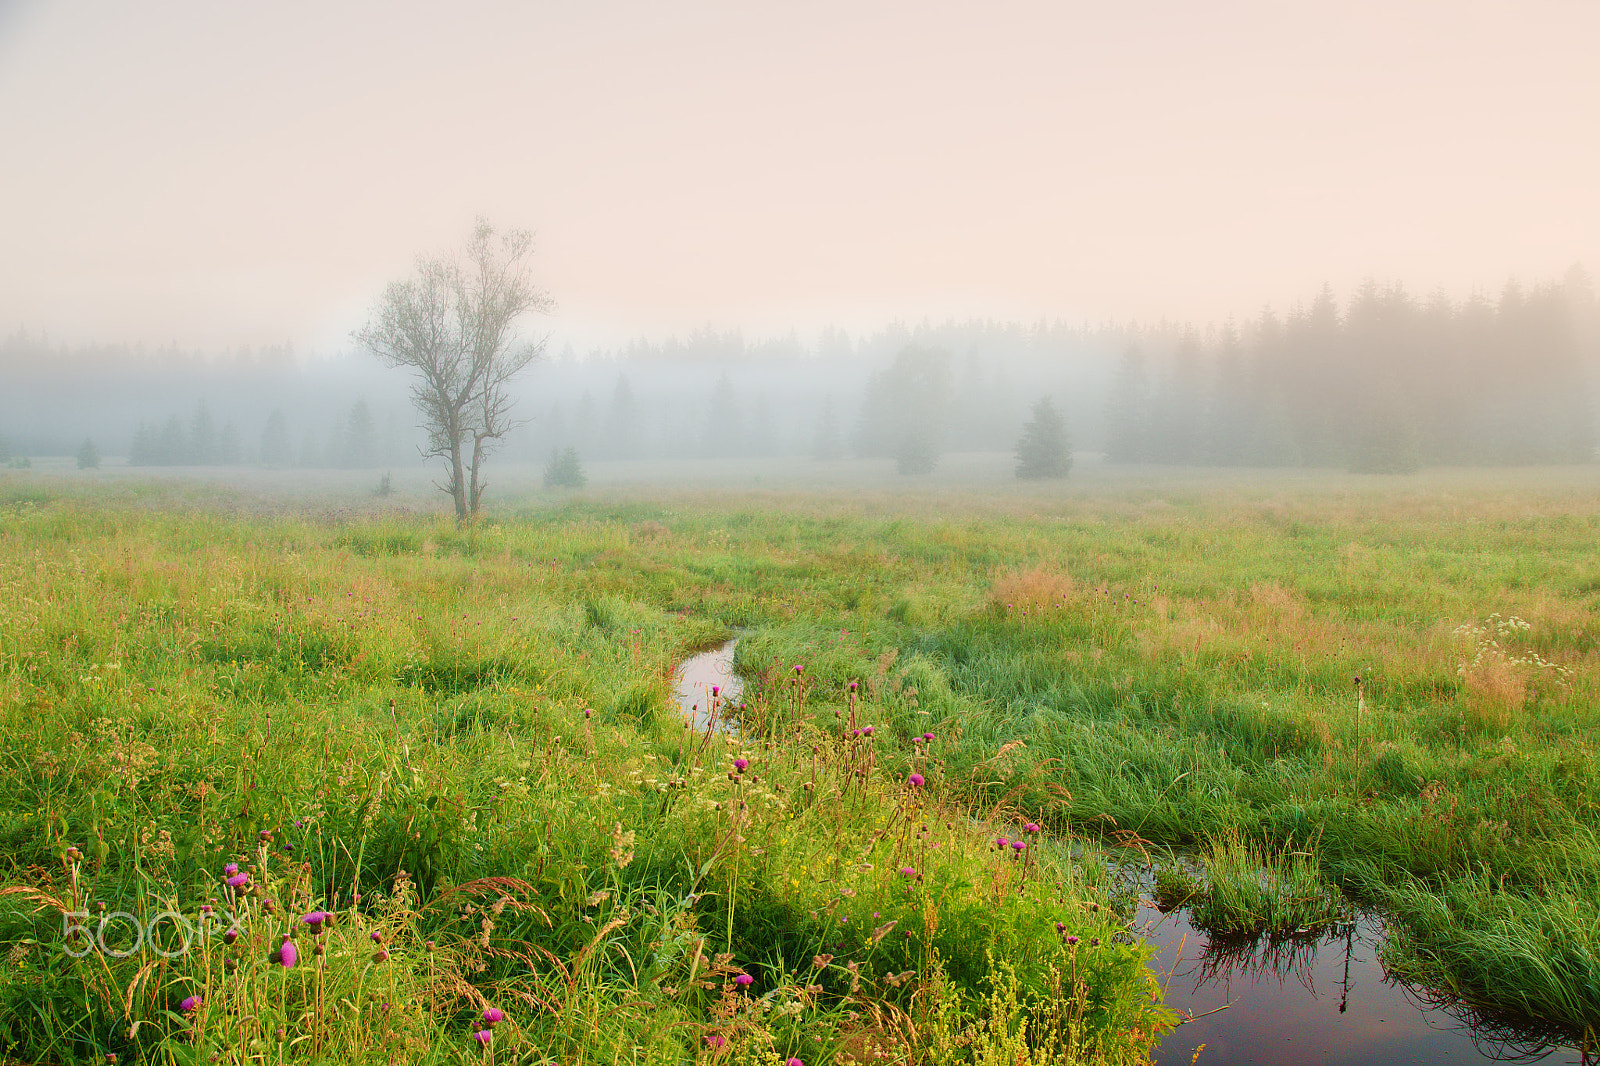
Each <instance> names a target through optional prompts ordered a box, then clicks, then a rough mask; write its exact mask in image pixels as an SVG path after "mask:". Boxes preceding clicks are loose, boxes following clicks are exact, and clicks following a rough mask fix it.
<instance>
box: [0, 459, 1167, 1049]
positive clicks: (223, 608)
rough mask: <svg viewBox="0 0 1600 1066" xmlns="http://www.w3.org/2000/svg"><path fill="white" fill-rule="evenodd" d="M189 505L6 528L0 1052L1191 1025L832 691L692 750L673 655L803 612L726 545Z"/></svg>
mask: <svg viewBox="0 0 1600 1066" xmlns="http://www.w3.org/2000/svg"><path fill="white" fill-rule="evenodd" d="M165 502H166V506H165V507H163V508H161V509H151V508H149V507H148V506H145V505H144V504H142V503H141V504H135V503H133V502H132V501H130V500H128V499H126V498H125V497H124V498H119V497H117V496H116V495H115V494H114V493H111V492H109V491H107V492H105V493H104V494H103V495H97V494H96V493H95V492H93V491H87V490H81V489H79V490H72V491H62V492H61V493H60V494H59V495H51V496H50V497H49V498H47V499H45V500H44V501H43V502H39V501H36V500H32V499H29V500H27V501H25V503H24V504H23V505H21V506H18V507H15V508H11V509H7V510H5V511H3V512H0V587H3V591H4V593H5V595H4V598H3V600H0V716H3V726H4V730H5V733H4V735H5V737H6V741H5V745H4V749H3V751H4V757H5V760H6V765H7V774H6V776H5V781H6V786H5V787H4V789H3V790H0V857H3V860H4V871H5V872H4V878H3V885H4V887H3V888H0V893H3V896H4V899H3V901H0V941H3V947H4V950H5V951H6V952H7V954H8V966H7V968H6V969H5V971H4V976H3V977H0V1047H3V1049H4V1051H5V1053H6V1054H8V1055H10V1056H11V1057H12V1058H14V1059H16V1060H19V1061H39V1062H43V1061H70V1062H104V1061H105V1056H106V1055H107V1054H112V1053H114V1054H116V1055H118V1056H119V1057H120V1061H124V1062H128V1061H149V1062H163V1063H167V1062H209V1061H226V1062H237V1063H245V1062H264V1061H280V1060H281V1061H326V1062H362V1063H366V1062H371V1061H375V1060H376V1061H397V1062H398V1061H404V1062H455V1061H466V1060H469V1059H470V1060H474V1061H476V1060H480V1059H483V1058H484V1057H485V1054H486V1053H485V1051H484V1050H483V1048H482V1047H481V1045H480V1044H479V1043H478V1042H477V1041H476V1040H475V1038H474V1036H473V1034H474V1032H476V1031H477V1030H478V1028H479V1025H478V1024H475V1021H474V1020H475V1019H480V1018H481V1016H482V1011H483V1010H484V1009H486V1008H488V1007H496V1008H499V1009H501V1010H504V1011H505V1013H506V1014H507V1020H506V1021H505V1022H503V1023H501V1024H500V1025H499V1026H498V1027H497V1028H496V1029H495V1030H494V1034H493V1038H492V1052H493V1057H494V1058H495V1059H497V1060H499V1061H502V1062H544V1061H561V1062H564V1063H566V1062H601V1061H603V1062H616V1061H663V1062H668V1061H670V1062H688V1061H695V1060H697V1059H699V1058H701V1057H704V1056H706V1055H708V1054H710V1055H711V1057H712V1058H723V1057H732V1058H735V1059H738V1060H739V1061H754V1060H755V1059H757V1058H760V1057H762V1056H773V1055H775V1056H777V1057H778V1059H779V1060H781V1059H782V1058H784V1057H787V1056H790V1055H793V1056H797V1057H800V1058H802V1059H803V1060H804V1061H805V1062H807V1063H811V1064H818V1063H825V1062H828V1061H831V1060H832V1059H834V1058H835V1057H837V1056H839V1055H841V1054H848V1053H850V1050H851V1049H860V1048H862V1047H865V1046H872V1047H875V1048H878V1049H880V1050H885V1051H886V1053H889V1054H891V1055H898V1056H907V1055H912V1054H917V1055H924V1054H927V1055H933V1054H935V1052H934V1051H933V1050H931V1045H928V1043H927V1042H928V1040H929V1039H931V1037H930V1035H929V1034H939V1033H943V1034H944V1037H941V1038H940V1039H945V1038H946V1037H949V1036H950V1034H952V1033H957V1034H961V1033H965V1034H967V1036H968V1038H963V1039H961V1040H949V1041H947V1045H946V1046H945V1047H944V1048H943V1049H942V1050H939V1051H938V1052H937V1055H938V1056H942V1058H940V1059H939V1061H951V1062H956V1061H974V1060H976V1059H980V1058H983V1057H984V1056H985V1055H991V1054H993V1053H994V1051H993V1049H995V1048H1002V1047H1005V1048H1010V1047H1011V1046H1012V1042H1015V1041H1017V1040H1020V1041H1021V1042H1022V1046H1025V1047H1030V1048H1033V1049H1034V1051H1033V1052H1031V1053H1035V1054H1037V1056H1038V1061H1041V1062H1042V1061H1046V1060H1047V1059H1048V1060H1051V1061H1057V1060H1059V1061H1081V1062H1107V1063H1114V1062H1136V1061H1140V1060H1141V1059H1143V1058H1144V1057H1145V1055H1146V1052H1147V1050H1148V1048H1149V1047H1150V1046H1152V1044H1153V1042H1154V1041H1155V1040H1156V1039H1157V1038H1158V1037H1159V1034H1160V1033H1161V1032H1162V1031H1163V1029H1164V1027H1165V1026H1167V1025H1169V1024H1170V1023H1171V1020H1172V1019H1171V1017H1170V1015H1168V1014H1167V1013H1166V1012H1164V1011H1162V1010H1161V1009H1160V1008H1159V1006H1158V1005H1155V1004H1153V1002H1152V998H1151V995H1150V993H1151V990H1152V982H1151V978H1150V975H1149V974H1148V972H1147V971H1146V970H1145V968H1144V961H1145V959H1146V958H1147V955H1148V952H1147V951H1146V950H1145V949H1144V948H1142V947H1141V946H1138V945H1133V944H1127V943H1118V942H1117V938H1116V933H1117V931H1118V930H1119V928H1120V926H1119V923H1118V921H1117V919H1116V918H1115V916H1114V914H1113V913H1112V912H1111V910H1110V909H1109V907H1105V906H1102V905H1101V903H1100V902H1099V900H1101V899H1102V898H1103V897H1104V895H1105V893H1106V892H1107V891H1108V887H1107V881H1106V875H1105V872H1104V870H1103V868H1100V867H1097V866H1094V865H1089V866H1074V865H1071V864H1069V863H1068V862H1067V861H1066V858H1065V855H1066V852H1065V851H1062V852H1061V853H1060V856H1059V857H1052V855H1051V854H1047V853H1046V852H1045V851H1041V852H1039V853H1038V855H1037V856H1036V857H1034V859H1033V861H1030V862H1027V863H1018V862H1014V861H1010V860H1008V859H1007V858H1006V857H1004V856H999V855H996V854H995V853H993V852H992V851H991V849H990V848H989V847H988V841H989V836H990V832H991V831H992V830H993V829H994V828H995V827H996V826H1003V825H1007V824H1009V821H1010V820H1014V819H1015V818H1017V817H1020V812H1014V811H1009V810H1007V809H1004V808H994V807H992V806H991V807H990V808H989V809H986V810H985V811H984V812H983V814H984V817H985V818H986V819H987V821H986V824H984V825H982V826H975V825H972V824H971V823H970V822H969V815H970V813H971V811H970V809H969V808H967V807H966V806H964V805H963V804H962V803H961V802H960V789H959V787H958V783H957V782H954V781H951V780H949V778H948V776H947V775H946V774H945V773H944V771H943V770H942V769H941V768H939V767H938V766H937V764H936V760H934V759H932V758H930V757H929V756H928V755H926V754H925V753H924V752H923V750H922V748H921V746H920V745H918V746H915V747H913V746H911V745H909V744H901V743H898V742H895V741H893V740H891V739H890V738H889V737H887V736H884V737H878V738H874V739H871V740H868V739H863V738H859V737H858V738H846V737H844V736H843V735H842V730H841V729H840V728H838V727H837V725H836V724H835V722H834V720H833V718H832V715H831V714H830V713H829V711H830V710H831V708H833V707H834V706H835V705H839V704H842V703H843V702H844V700H845V694H844V690H843V687H842V686H835V685H830V684H828V683H826V682H822V681H813V680H812V679H811V677H810V676H801V675H793V676H794V677H795V679H794V680H789V677H790V676H791V675H792V671H789V670H788V664H785V665H784V669H783V670H782V671H778V672H776V673H774V676H773V677H771V678H769V679H768V681H767V683H766V684H764V685H762V686H761V687H760V689H759V691H758V692H757V693H756V694H755V696H754V698H753V700H752V712H751V716H750V719H749V721H750V723H751V724H750V725H749V726H748V727H747V729H746V732H745V733H744V734H743V735H742V736H741V737H730V736H726V735H715V734H714V735H702V734H698V733H694V732H691V731H689V730H688V729H686V728H685V726H684V725H683V722H682V719H681V718H680V717H679V716H678V714H677V713H676V711H675V710H674V709H672V708H671V707H670V706H669V702H668V701H669V696H668V678H669V672H670V668H671V666H672V664H673V663H674V662H676V661H677V660H678V659H679V658H681V657H682V655H683V654H685V652H686V651H687V650H689V649H692V648H698V647H703V646H704V645H706V644H707V643H708V642H709V641H712V640H715V639H720V638H721V637H723V636H725V635H726V634H727V632H728V630H729V627H730V625H733V624H735V622H734V621H732V620H731V618H730V615H735V614H736V615H737V616H738V617H739V618H742V619H744V620H745V621H744V622H741V623H739V624H747V623H748V622H749V621H751V620H754V621H758V622H770V621H771V620H772V618H773V617H775V616H776V615H777V614H778V613H780V612H782V611H783V610H785V607H784V606H783V600H782V599H780V598H779V597H778V596H777V595H774V594H773V593H772V592H769V591H759V592H757V591H754V590H752V589H750V588H749V587H747V586H748V585H749V583H750V582H753V581H754V576H753V575H755V574H757V573H758V572H767V571H768V568H767V567H765V566H760V567H757V566H752V565H750V564H749V563H748V562H745V561H739V562H738V563H737V565H733V564H727V565H724V564H721V563H716V562H715V560H716V556H715V554H714V553H712V554H707V552H706V551H705V550H704V549H705V545H706V544H707V543H708V542H709V543H710V544H713V545H714V544H716V543H721V542H723V541H724V539H725V538H726V539H727V540H731V539H732V537H731V535H730V534H725V533H723V532H721V531H720V527H711V526H709V523H708V527H707V528H706V529H704V530H701V531H697V532H696V533H695V534H693V542H692V543H691V544H689V545H687V546H676V545H675V546H673V547H672V553H673V554H672V556H671V557H670V558H665V559H664V558H661V557H659V556H656V557H655V558H652V555H653V554H654V550H659V549H660V548H662V547H664V545H663V544H661V543H660V541H661V538H660V537H659V536H658V535H657V534H654V533H651V532H644V533H641V532H640V531H638V530H637V529H635V528H634V527H633V525H632V524H631V523H620V522H616V521H612V520H606V519H599V518H595V517H592V516H590V515H587V514H584V513H583V512H582V511H581V509H572V510H569V511H568V512H567V513H565V514H561V515H552V514H543V515H530V516H528V517H527V519H526V520H524V521H519V522H507V523H503V524H501V525H499V526H496V527H489V528H483V529H480V530H475V531H471V532H467V533H457V532H456V531H454V530H452V529H450V528H448V527H445V526H440V525H439V524H437V523H436V522H435V521H434V520H432V519H427V518H405V517H396V516H378V517H375V518H373V519H371V520H370V521H369V520H366V519H354V520H352V519H349V518H341V519H338V520H332V519H318V518H316V517H315V516H312V515H308V514H300V513H292V512H290V513H263V509H261V508H257V507H255V506H254V505H251V506H249V507H247V508H245V509H246V510H248V511H249V512H251V513H248V514H245V515H235V514H231V513H228V512H227V511H225V510H221V509H218V508H215V507H213V506H211V505H210V504H201V505H194V504H191V503H187V502H185V501H183V500H168V501H165ZM244 502H245V503H246V504H249V503H250V501H244ZM747 535H748V534H747ZM678 536H679V534H678V533H676V532H673V533H670V534H669V535H668V537H667V538H666V540H667V543H671V542H672V541H674V540H676V539H677V538H678ZM724 548H725V550H728V551H729V553H730V558H734V559H737V560H744V559H746V558H747V556H745V555H739V554H738V552H740V551H747V550H748V549H747V548H733V547H731V546H730V545H727V544H724ZM680 553H681V554H680ZM708 560H710V562H711V563H714V564H715V565H714V566H712V568H711V569H710V570H709V571H708V570H707V569H706V568H707V566H708ZM652 576H655V577H658V578H659V584H652ZM707 581H712V582H714V584H706V583H705V582H707ZM740 582H743V583H745V584H744V586H741V585H740ZM796 598H797V599H801V600H802V602H803V601H804V594H803V593H801V594H799V595H797V597H796ZM724 601H727V602H729V603H731V604H733V605H734V607H735V608H737V610H736V611H725V610H723V609H722V607H721V604H722V603H723V602H724ZM791 606H792V604H791ZM739 612H743V613H742V614H740V613H739ZM816 617H822V616H821V615H820V614H818V615H816ZM780 677H781V678H782V680H779V678H780ZM786 686H787V687H786ZM758 727H759V728H758ZM735 758H738V759H742V760H747V762H748V765H747V766H746V767H745V768H744V771H743V772H740V771H739V770H738V769H736V764H735V763H734V761H733V760H734V759H735ZM914 769H920V771H921V772H922V773H923V774H924V777H925V783H924V784H923V785H922V786H912V785H910V784H908V776H907V775H908V774H909V773H910V772H912V771H913V770H914ZM230 862H232V863H236V864H238V866H239V868H240V870H241V872H242V873H243V874H245V875H247V876H248V877H249V879H250V880H249V884H248V885H247V886H245V887H244V888H243V890H242V891H236V890H234V889H232V888H230V887H229V886H227V885H226V884H225V883H224V876H225V864H226V863H230ZM358 896H359V898H357V897H358ZM317 910H326V911H329V912H332V914H333V915H334V918H333V920H332V923H331V925H330V926H328V927H325V928H324V930H323V931H321V932H314V931H312V930H311V929H310V927H308V926H307V925H306V924H305V923H303V922H302V921H301V917H302V916H303V915H305V914H307V913H309V912H312V911H317ZM123 915H125V916H126V917H123ZM157 915H162V916H163V917H160V918H157V917H156V916H157ZM218 916H221V917H218ZM185 923H187V927H191V928H194V929H198V930H208V929H209V933H210V935H198V936H195V937H194V939H192V940H191V941H190V942H189V943H188V945H187V947H186V948H182V945H181V940H182V937H178V939H174V936H175V935H176V934H177V933H178V932H180V931H181V930H182V929H183V928H185ZM208 923H216V924H215V927H211V926H210V925H209V924H208ZM1058 923H1062V924H1070V927H1071V929H1072V930H1073V931H1074V933H1073V935H1075V936H1079V937H1080V938H1081V940H1082V942H1083V943H1085V944H1086V943H1087V942H1088V941H1089V940H1090V939H1093V940H1094V941H1096V946H1095V947H1094V948H1089V947H1085V946H1082V945H1081V944H1080V943H1078V942H1074V943H1071V944H1069V943H1068V942H1067V941H1066V939H1065V937H1064V935H1063V934H1062V933H1061V932H1060V931H1058V929H1057V924H1058ZM230 927H233V928H237V930H238V936H237V938H236V939H235V940H234V941H233V942H231V943H229V942H227V941H225V940H223V939H222V937H221V935H220V934H221V931H222V930H223V929H227V928H230ZM147 929H148V930H153V932H154V933H155V934H157V935H158V936H159V938H160V939H159V941H151V942H147V943H138V942H136V939H135V938H136V935H137V932H138V931H140V930H147ZM286 933H287V934H290V935H291V937H292V942H293V943H294V944H295V945H296V948H297V950H298V954H299V962H298V964H297V965H296V966H295V967H293V968H292V969H287V968H285V967H284V966H282V965H281V963H280V961H279V959H280V956H279V955H278V952H279V951H280V945H281V943H282V941H283V937H284V935H285V934H286ZM96 937H97V940H93V938H96ZM86 938H90V939H86ZM91 940H93V942H91ZM158 946H159V947H160V948H161V949H162V950H156V949H157V947H158ZM180 948H182V949H181V950H180ZM124 955H125V957H123V956H124ZM79 956H81V957H79ZM741 975H747V976H749V977H750V978H751V979H752V980H751V982H750V983H749V984H748V985H745V984H740V983H737V982H736V980H735V978H736V977H739V976H741ZM190 996H198V997H200V1004H199V1006H198V1007H196V1008H195V1009H193V1010H191V1011H189V1012H184V1011H183V1010H182V1009H181V1007H182V1003H183V1001H184V1000H185V999H186V998H188V997H190ZM708 1038H711V1041H721V1043H718V1044H716V1046H713V1042H709V1041H708ZM930 1061H931V1060H930Z"/></svg>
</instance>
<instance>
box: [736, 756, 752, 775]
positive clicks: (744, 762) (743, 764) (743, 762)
mask: <svg viewBox="0 0 1600 1066" xmlns="http://www.w3.org/2000/svg"><path fill="white" fill-rule="evenodd" d="M733 768H734V769H735V770H738V771H739V772H740V773H741V774H742V773H744V772H745V771H746V770H748V769H749V768H750V760H749V759H735V760H733Z"/></svg>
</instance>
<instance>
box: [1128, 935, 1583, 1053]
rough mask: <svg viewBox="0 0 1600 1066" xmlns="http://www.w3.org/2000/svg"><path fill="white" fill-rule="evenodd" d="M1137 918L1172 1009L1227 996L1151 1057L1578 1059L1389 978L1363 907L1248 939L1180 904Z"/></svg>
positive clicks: (1197, 1009) (1199, 1006)
mask: <svg viewBox="0 0 1600 1066" xmlns="http://www.w3.org/2000/svg"><path fill="white" fill-rule="evenodd" d="M1139 921H1140V924H1141V926H1142V927H1143V930H1142V935H1143V936H1144V938H1145V939H1146V940H1147V941H1148V942H1150V943H1151V944H1153V945H1158V946H1159V947H1160V952H1159V954H1158V955H1157V956H1156V958H1155V959H1154V960H1153V961H1152V964H1151V965H1152V968H1153V969H1154V970H1155V971H1156V973H1157V975H1158V978H1159V979H1160V980H1162V981H1163V982H1164V983H1165V985H1166V1003H1167V1006H1169V1007H1171V1008H1173V1009H1175V1010H1179V1011H1188V1012H1190V1013H1192V1014H1194V1015H1196V1016H1198V1015H1202V1014H1205V1012H1207V1011H1210V1010H1213V1009H1215V1008H1217V1007H1221V1006H1224V1005H1225V1004H1226V1005H1227V1009H1226V1010H1222V1011H1219V1012H1218V1013H1216V1014H1211V1015H1208V1016H1206V1017H1196V1018H1195V1020H1194V1021H1192V1022H1186V1023H1185V1024H1183V1025H1180V1026H1179V1027H1178V1028H1177V1029H1176V1030H1175V1031H1174V1032H1172V1033H1171V1034H1170V1035H1169V1036H1168V1037H1167V1038H1166V1039H1165V1040H1163V1041H1162V1044H1161V1047H1160V1048H1159V1049H1158V1050H1157V1052H1156V1055H1155V1061H1156V1063H1157V1064H1158V1066H1189V1063H1190V1062H1191V1061H1196V1060H1195V1050H1196V1049H1197V1048H1199V1047H1200V1045H1201V1044H1204V1045H1205V1047H1204V1048H1203V1049H1202V1050H1200V1052H1199V1058H1198V1060H1197V1061H1198V1063H1199V1064H1200V1066H1207V1064H1209V1066H1245V1064H1250V1066H1301V1064H1318V1066H1358V1064H1360V1066H1399V1064H1402V1063H1427V1064H1438V1066H1450V1064H1456V1063H1473V1064H1482V1063H1488V1062H1541V1061H1543V1062H1548V1063H1551V1064H1555V1063H1568V1062H1572V1063H1577V1062H1582V1061H1584V1059H1583V1056H1582V1055H1581V1054H1580V1053H1579V1051H1578V1050H1577V1049H1576V1048H1571V1047H1553V1046H1551V1045H1549V1044H1546V1043H1544V1042H1543V1041H1542V1040H1541V1039H1539V1038H1537V1037H1533V1036H1529V1035H1527V1034H1518V1033H1516V1032H1513V1031H1508V1030H1507V1029H1505V1028H1499V1029H1497V1028H1494V1027H1491V1026H1485V1025H1482V1024H1480V1025H1478V1026H1476V1027H1475V1026H1473V1025H1472V1024H1470V1023H1469V1022H1468V1021H1465V1020H1463V1018H1462V1016H1461V1015H1460V1014H1459V1013H1452V1012H1451V1011H1450V1010H1449V1009H1446V1008H1444V1007H1439V1006H1434V1005H1431V1004H1429V1003H1426V1002H1424V1000H1423V999H1422V997H1420V996H1419V995H1418V993H1416V992H1415V991H1414V990H1412V989H1410V988H1409V987H1408V986H1406V985H1404V984H1402V983H1399V982H1397V981H1394V980H1392V979H1389V978H1386V977H1385V976H1384V970H1383V966H1382V964H1380V963H1379V961H1378V947H1379V945H1381V944H1382V943H1383V938H1384V934H1383V927H1382V925H1381V924H1380V923H1379V922H1378V921H1377V920H1376V919H1374V918H1372V917H1370V916H1368V917H1363V918H1361V919H1360V920H1358V921H1356V922H1353V923H1349V924H1347V925H1345V926H1343V927H1341V928H1340V929H1338V930H1335V931H1333V932H1331V933H1329V934H1327V935H1325V936H1321V937H1316V936H1313V937H1309V938H1282V939H1277V940H1267V939H1265V938H1262V939H1257V940H1253V941H1231V940H1222V939H1212V938H1211V937H1209V936H1207V935H1206V934H1205V933H1200V932H1196V931H1195V930H1194V929H1193V927H1191V926H1190V925H1189V923H1188V921H1187V920H1186V917H1185V916H1184V915H1183V912H1173V913H1169V914H1166V915H1162V914H1161V913H1160V912H1159V911H1157V910H1155V909H1154V908H1150V907H1145V908H1142V909H1141V910H1140V917H1139ZM1168 975H1170V976H1168ZM1588 1061H1589V1062H1593V1061H1594V1060H1593V1059H1592V1058H1591V1059H1589V1060H1588Z"/></svg>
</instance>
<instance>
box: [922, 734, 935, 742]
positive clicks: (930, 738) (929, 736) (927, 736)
mask: <svg viewBox="0 0 1600 1066" xmlns="http://www.w3.org/2000/svg"><path fill="white" fill-rule="evenodd" d="M922 739H923V740H926V741H927V742H928V743H930V744H931V743H933V734H932V733H924V734H922Z"/></svg>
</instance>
